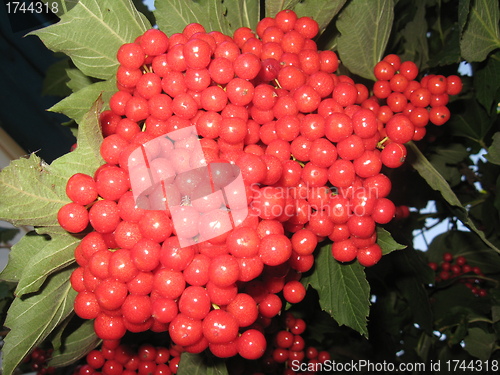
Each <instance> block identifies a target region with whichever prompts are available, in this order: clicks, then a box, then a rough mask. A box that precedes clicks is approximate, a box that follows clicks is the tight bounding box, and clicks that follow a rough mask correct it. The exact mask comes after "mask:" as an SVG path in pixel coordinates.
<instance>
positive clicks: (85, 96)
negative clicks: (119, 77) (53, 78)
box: [49, 72, 117, 124]
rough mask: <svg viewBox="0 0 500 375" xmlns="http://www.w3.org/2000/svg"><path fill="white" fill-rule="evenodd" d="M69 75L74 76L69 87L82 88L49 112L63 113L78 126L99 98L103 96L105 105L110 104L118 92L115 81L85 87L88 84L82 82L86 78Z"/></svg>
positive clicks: (75, 74) (73, 74)
mask: <svg viewBox="0 0 500 375" xmlns="http://www.w3.org/2000/svg"><path fill="white" fill-rule="evenodd" d="M80 73H81V72H80ZM68 74H72V80H71V81H70V82H69V83H68V85H71V86H72V87H75V88H76V87H80V89H79V90H78V91H76V92H74V93H73V94H71V95H70V96H68V97H67V98H64V99H63V100H61V101H60V102H58V103H56V104H55V105H54V106H52V107H51V108H49V111H52V112H58V113H63V114H65V115H66V116H68V117H70V118H72V119H73V120H75V121H76V122H77V123H78V124H80V123H81V122H82V119H83V117H84V116H85V114H86V113H87V112H88V110H89V108H90V107H92V104H93V103H94V102H95V101H96V100H97V98H98V97H99V96H101V95H102V100H103V101H104V102H105V103H108V102H109V99H110V98H111V96H112V95H113V94H114V93H115V92H116V91H117V89H116V82H115V80H114V79H110V80H108V81H100V82H96V83H92V84H88V85H86V86H83V85H84V84H85V83H86V82H85V81H82V80H84V79H85V78H84V77H85V76H81V75H80V74H79V73H76V72H74V73H69V72H68ZM76 79H78V83H77V81H75V80H76ZM87 79H88V77H87ZM81 86H83V87H81Z"/></svg>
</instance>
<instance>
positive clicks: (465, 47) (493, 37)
mask: <svg viewBox="0 0 500 375" xmlns="http://www.w3.org/2000/svg"><path fill="white" fill-rule="evenodd" d="M499 21H500V8H499V6H498V2H497V1H491V0H475V1H473V2H472V6H471V8H470V11H469V20H468V22H467V24H466V25H465V29H464V31H463V34H462V40H461V41H460V48H461V51H462V56H463V58H464V59H465V60H467V61H469V62H472V61H483V60H485V59H486V57H487V56H488V54H489V53H490V52H491V51H493V50H494V49H496V48H499V47H500V30H499V27H498V23H499Z"/></svg>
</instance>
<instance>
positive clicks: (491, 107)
mask: <svg viewBox="0 0 500 375" xmlns="http://www.w3.org/2000/svg"><path fill="white" fill-rule="evenodd" d="M473 78H474V87H475V97H476V99H477V101H478V102H479V103H480V104H481V105H482V106H483V107H484V109H485V110H486V112H487V113H488V114H490V113H491V114H495V113H496V110H497V104H498V100H499V99H500V51H497V52H495V53H494V54H492V55H491V57H490V58H489V59H488V60H487V61H486V63H485V64H484V65H483V66H480V67H478V68H477V69H476V70H475V71H474V77H473Z"/></svg>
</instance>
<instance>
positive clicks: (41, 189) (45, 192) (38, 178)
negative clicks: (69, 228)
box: [0, 154, 69, 227]
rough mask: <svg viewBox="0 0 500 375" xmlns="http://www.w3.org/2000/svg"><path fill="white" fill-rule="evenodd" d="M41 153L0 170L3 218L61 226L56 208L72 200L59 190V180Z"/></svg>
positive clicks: (30, 223) (16, 222)
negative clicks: (43, 159) (62, 194)
mask: <svg viewBox="0 0 500 375" xmlns="http://www.w3.org/2000/svg"><path fill="white" fill-rule="evenodd" d="M47 167H48V165H47V164H46V163H44V162H43V161H42V160H41V159H40V158H39V157H38V156H36V155H35V154H31V155H30V157H29V158H28V159H18V160H14V161H12V162H11V163H10V165H9V166H7V167H5V168H4V169H3V170H2V172H0V196H1V197H2V199H1V200H0V219H1V220H5V221H8V222H10V223H11V224H13V225H14V226H17V227H19V226H22V225H33V226H58V223H57V217H56V216H57V211H58V210H59V208H60V207H61V206H62V205H63V204H65V203H67V202H68V201H69V200H68V199H67V198H66V199H64V198H63V197H61V196H60V195H59V194H57V192H56V187H55V186H57V185H58V184H59V183H60V179H59V178H57V176H53V175H52V174H51V173H49V172H48V170H47Z"/></svg>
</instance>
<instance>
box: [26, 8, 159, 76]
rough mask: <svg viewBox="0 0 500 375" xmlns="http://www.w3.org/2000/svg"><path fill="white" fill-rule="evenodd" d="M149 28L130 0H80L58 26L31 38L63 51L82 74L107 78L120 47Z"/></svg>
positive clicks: (112, 73)
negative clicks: (38, 39)
mask: <svg viewBox="0 0 500 375" xmlns="http://www.w3.org/2000/svg"><path fill="white" fill-rule="evenodd" d="M148 28H151V25H150V24H149V22H148V21H147V20H146V19H145V17H144V16H143V15H141V14H140V13H139V12H138V11H137V10H136V9H135V7H134V5H133V3H132V2H131V1H130V0H102V1H100V0H99V1H98V0H80V1H78V2H77V4H76V5H75V6H74V7H73V8H72V9H71V10H69V11H68V12H66V13H64V14H63V15H61V20H60V21H59V22H58V23H56V24H55V25H51V26H48V27H45V28H43V29H40V30H36V31H33V32H31V33H30V35H36V36H38V37H39V38H40V39H41V40H42V42H43V43H44V44H45V45H46V46H47V47H48V48H49V49H51V50H53V51H56V52H64V53H65V54H66V55H68V56H69V57H70V58H71V59H72V60H73V63H74V64H75V65H76V66H77V67H78V68H79V69H80V70H81V71H82V72H83V73H84V74H86V75H88V76H90V77H95V78H100V79H110V78H112V77H113V76H114V75H115V74H116V69H117V67H118V61H117V60H116V52H117V51H118V49H119V48H120V46H121V45H122V44H124V43H129V42H133V41H134V39H135V38H136V37H137V36H139V35H141V34H142V33H143V32H144V31H146V30H147V29H148ZM90 30H92V32H89V31H90Z"/></svg>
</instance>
